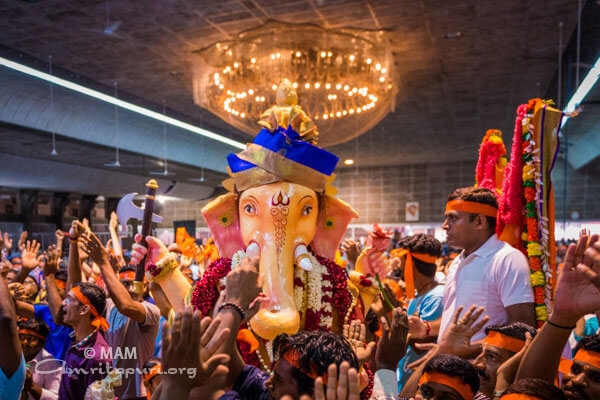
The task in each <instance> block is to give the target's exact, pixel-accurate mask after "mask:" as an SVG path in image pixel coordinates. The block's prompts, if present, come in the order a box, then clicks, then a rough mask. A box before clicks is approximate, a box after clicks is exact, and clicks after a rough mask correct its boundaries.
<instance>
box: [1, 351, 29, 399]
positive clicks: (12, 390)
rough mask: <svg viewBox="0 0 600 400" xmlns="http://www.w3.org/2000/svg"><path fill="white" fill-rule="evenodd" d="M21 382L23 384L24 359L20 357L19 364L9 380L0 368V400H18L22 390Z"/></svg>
mask: <svg viewBox="0 0 600 400" xmlns="http://www.w3.org/2000/svg"><path fill="white" fill-rule="evenodd" d="M23 382H25V357H23V356H21V364H19V368H17V370H16V371H15V373H14V374H12V376H11V377H10V378H7V377H6V375H4V371H2V368H0V399H2V400H19V399H20V398H21V391H22V390H23Z"/></svg>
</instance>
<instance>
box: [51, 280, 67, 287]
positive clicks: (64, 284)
mask: <svg viewBox="0 0 600 400" xmlns="http://www.w3.org/2000/svg"><path fill="white" fill-rule="evenodd" d="M54 282H56V287H57V288H59V289H66V288H67V282H65V281H63V280H62V279H55V280H54Z"/></svg>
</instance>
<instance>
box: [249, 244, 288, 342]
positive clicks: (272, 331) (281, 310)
mask: <svg viewBox="0 0 600 400" xmlns="http://www.w3.org/2000/svg"><path fill="white" fill-rule="evenodd" d="M274 242H275V243H271V244H266V245H263V246H262V249H261V255H260V267H259V273H260V275H261V276H262V277H263V293H264V294H265V295H266V296H267V297H268V298H269V303H268V305H267V306H266V307H264V306H263V307H262V308H261V309H260V310H259V311H258V313H257V314H256V315H255V316H254V317H253V318H252V319H251V320H250V326H251V327H252V330H253V331H254V332H255V333H256V334H257V335H258V336H260V337H262V338H263V339H267V340H272V339H274V338H275V337H276V336H277V335H278V334H280V333H287V334H290V335H291V334H294V333H296V332H298V329H299V328H300V315H299V314H298V310H297V309H296V304H295V302H294V297H293V296H294V260H293V254H294V248H293V246H294V243H293V241H287V243H277V240H275V241H274Z"/></svg>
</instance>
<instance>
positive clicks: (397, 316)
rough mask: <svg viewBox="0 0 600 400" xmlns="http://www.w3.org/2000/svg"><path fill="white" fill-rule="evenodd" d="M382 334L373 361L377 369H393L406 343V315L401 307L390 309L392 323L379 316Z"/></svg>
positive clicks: (402, 355) (403, 353)
mask: <svg viewBox="0 0 600 400" xmlns="http://www.w3.org/2000/svg"><path fill="white" fill-rule="evenodd" d="M381 327H382V329H383V334H382V335H381V339H380V340H379V343H377V350H376V351H375V363H376V365H377V369H390V370H392V371H395V370H396V368H397V367H398V362H399V361H400V359H401V358H402V357H404V355H405V354H406V346H407V343H408V329H409V328H408V316H407V315H406V312H405V311H404V310H402V307H397V308H394V310H393V311H392V324H391V327H390V323H389V322H388V320H387V319H386V318H384V317H381Z"/></svg>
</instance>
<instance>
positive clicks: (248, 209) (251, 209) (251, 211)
mask: <svg viewBox="0 0 600 400" xmlns="http://www.w3.org/2000/svg"><path fill="white" fill-rule="evenodd" d="M244 212H245V213H246V214H256V207H255V206H254V204H245V205H244Z"/></svg>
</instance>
